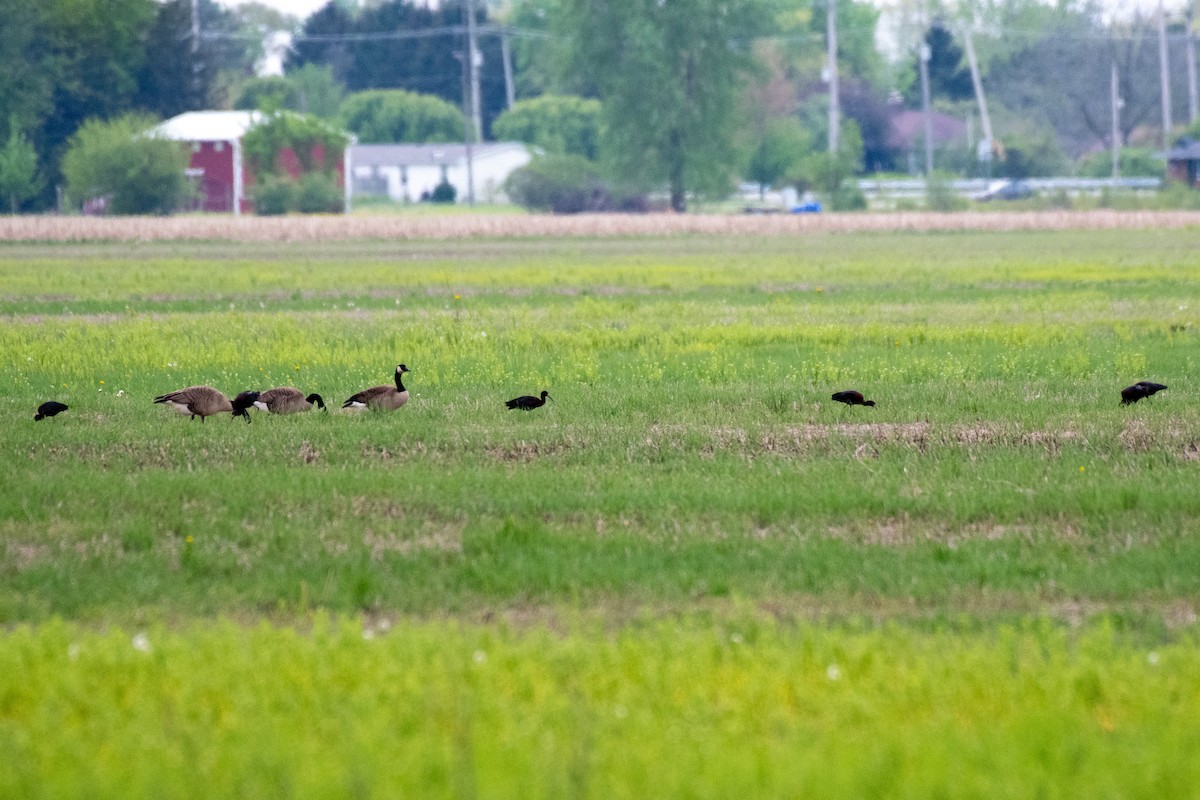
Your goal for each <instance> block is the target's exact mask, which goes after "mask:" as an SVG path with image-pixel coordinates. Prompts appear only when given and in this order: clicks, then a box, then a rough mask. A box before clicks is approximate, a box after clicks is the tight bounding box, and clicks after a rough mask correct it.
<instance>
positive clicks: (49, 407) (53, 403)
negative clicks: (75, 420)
mask: <svg viewBox="0 0 1200 800" xmlns="http://www.w3.org/2000/svg"><path fill="white" fill-rule="evenodd" d="M66 410H67V404H66V403H60V402H58V401H57V400H47V401H46V402H44V403H42V404H41V405H40V406H38V410H37V413H36V414H34V415H33V421H34V422H40V421H41V420H43V419H45V418H46V417H53V416H54V415H55V414H61V413H62V412H64V411H66Z"/></svg>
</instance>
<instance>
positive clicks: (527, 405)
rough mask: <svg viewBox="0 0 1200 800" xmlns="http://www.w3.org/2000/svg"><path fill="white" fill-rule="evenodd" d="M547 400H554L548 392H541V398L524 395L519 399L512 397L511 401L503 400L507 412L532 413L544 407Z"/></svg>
mask: <svg viewBox="0 0 1200 800" xmlns="http://www.w3.org/2000/svg"><path fill="white" fill-rule="evenodd" d="M547 399H550V400H553V399H554V398H553V397H550V393H549V392H547V391H543V392H542V396H541V397H534V396H533V395H529V394H524V395H521V396H520V397H514V398H513V399H512V400H505V401H504V405H506V406H508V410H509V411H514V410H517V411H533V410H534V409H535V408H541V407H542V406H544V405H546V400H547Z"/></svg>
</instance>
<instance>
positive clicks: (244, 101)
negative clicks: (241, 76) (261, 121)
mask: <svg viewBox="0 0 1200 800" xmlns="http://www.w3.org/2000/svg"><path fill="white" fill-rule="evenodd" d="M299 98H300V90H299V88H298V87H297V86H296V85H295V84H294V83H292V82H291V81H289V80H288V79H287V78H285V77H283V76H282V75H264V76H261V77H258V76H256V77H253V78H250V79H249V80H247V81H246V82H245V83H243V84H242V86H241V88H240V89H239V90H238V94H237V97H236V98H235V99H234V101H233V107H234V108H239V109H243V110H247V111H266V112H268V113H273V112H276V111H282V110H284V109H289V110H292V111H298V110H299V107H300V101H299Z"/></svg>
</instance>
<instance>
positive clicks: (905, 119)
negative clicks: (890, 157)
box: [887, 108, 967, 150]
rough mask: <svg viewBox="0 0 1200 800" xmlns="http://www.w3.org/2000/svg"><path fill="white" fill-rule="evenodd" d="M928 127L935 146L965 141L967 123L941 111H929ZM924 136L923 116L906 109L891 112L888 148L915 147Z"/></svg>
mask: <svg viewBox="0 0 1200 800" xmlns="http://www.w3.org/2000/svg"><path fill="white" fill-rule="evenodd" d="M929 116H930V123H931V125H930V127H931V128H932V129H933V143H934V144H935V145H939V144H945V143H946V142H952V141H954V140H955V139H962V140H963V141H966V137H967V123H965V122H963V121H962V120H961V119H959V118H958V117H952V116H950V115H949V114H944V113H942V112H941V111H931V112H930V114H929ZM924 136H925V114H924V113H923V112H921V111H913V110H911V109H907V108H901V109H895V110H893V111H892V114H891V120H890V122H889V126H888V135H887V143H888V146H889V147H893V148H896V149H898V150H907V149H911V148H913V147H915V146H916V145H917V142H919V141H921V140H922V139H923V138H924Z"/></svg>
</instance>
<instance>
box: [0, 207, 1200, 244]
mask: <svg viewBox="0 0 1200 800" xmlns="http://www.w3.org/2000/svg"><path fill="white" fill-rule="evenodd" d="M1197 225H1200V211H1113V210H1098V211H1022V212H987V213H969V212H967V213H952V214H945V213H932V212H899V213H882V214H820V215H817V214H813V215H791V214H779V215H763V216H759V215H718V214H653V215H636V216H635V215H616V214H604V215H601V214H594V215H580V216H549V215H510V214H486V213H480V214H470V213H467V214H450V215H446V216H404V215H379V216H349V217H346V216H340V215H331V216H304V217H299V216H293V217H241V218H234V217H224V216H184V217H165V218H159V217H132V218H130V217H124V218H116V217H112V218H107V217H59V216H25V217H0V241H8V242H31V241H53V242H81V241H103V240H108V241H165V240H213V241H244V242H305V241H322V242H325V241H335V240H340V239H472V238H528V237H538V236H549V237H608V236H665V235H689V234H701V235H721V236H790V235H796V234H804V233H863V232H871V231H901V230H911V231H954V230H981V231H1017V230H1101V229H1142V228H1183V227H1190V226H1197Z"/></svg>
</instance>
